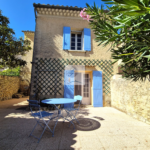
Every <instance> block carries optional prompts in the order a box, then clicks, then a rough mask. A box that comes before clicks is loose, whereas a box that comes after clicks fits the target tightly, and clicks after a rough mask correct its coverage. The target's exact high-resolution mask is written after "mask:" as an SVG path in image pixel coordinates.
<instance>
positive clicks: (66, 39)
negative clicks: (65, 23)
mask: <svg viewBox="0 0 150 150" xmlns="http://www.w3.org/2000/svg"><path fill="white" fill-rule="evenodd" d="M70 34H71V29H70V27H63V49H64V50H70Z"/></svg>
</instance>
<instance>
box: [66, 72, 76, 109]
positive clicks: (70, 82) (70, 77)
mask: <svg viewBox="0 0 150 150" xmlns="http://www.w3.org/2000/svg"><path fill="white" fill-rule="evenodd" d="M64 98H74V70H65V71H64ZM72 107H74V103H69V104H64V108H72Z"/></svg>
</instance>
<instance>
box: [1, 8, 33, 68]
mask: <svg viewBox="0 0 150 150" xmlns="http://www.w3.org/2000/svg"><path fill="white" fill-rule="evenodd" d="M8 24H9V19H8V18H7V17H5V16H3V15H2V12H1V11H0V66H3V67H9V68H15V67H17V66H24V65H26V61H24V60H22V59H20V58H19V57H18V56H19V55H25V53H26V52H28V51H29V50H31V47H30V41H29V40H23V38H19V39H16V38H15V32H14V31H13V29H11V28H10V27H9V26H8Z"/></svg>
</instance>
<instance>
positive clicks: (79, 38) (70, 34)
mask: <svg viewBox="0 0 150 150" xmlns="http://www.w3.org/2000/svg"><path fill="white" fill-rule="evenodd" d="M63 50H78V51H81V50H83V51H91V30H90V29H89V28H84V29H83V30H82V31H81V30H80V31H73V30H71V27H63Z"/></svg>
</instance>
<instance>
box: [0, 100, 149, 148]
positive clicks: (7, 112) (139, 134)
mask: <svg viewBox="0 0 150 150" xmlns="http://www.w3.org/2000/svg"><path fill="white" fill-rule="evenodd" d="M26 99H27V98H22V99H12V100H7V101H0V150H20V149H21V150H28V149H29V150H51V149H52V150H55V149H56V150H58V149H60V150H68V149H77V150H150V125H148V124H145V123H143V122H140V121H138V120H136V119H134V118H132V117H130V116H128V115H126V114H125V113H123V112H120V111H118V110H116V109H114V108H111V107H103V108H93V107H84V108H82V109H81V110H80V112H79V114H78V120H79V122H80V124H77V123H75V126H76V129H73V127H72V126H70V127H68V126H69V122H65V123H63V120H62V119H60V120H59V122H58V124H57V126H56V130H55V134H54V137H52V134H51V133H50V132H48V131H46V132H45V133H44V135H43V137H42V139H41V141H40V142H39V143H37V139H35V138H34V137H29V134H30V132H31V130H32V128H33V126H34V125H35V123H36V122H35V120H34V118H33V117H31V116H30V111H28V110H26V109H25V108H26V107H27V106H28V103H27V102H26ZM54 124H55V121H53V122H50V124H49V126H50V127H51V128H53V127H54ZM41 132H42V128H41V127H40V126H38V127H37V129H36V130H35V133H34V134H35V135H37V136H38V135H40V134H41Z"/></svg>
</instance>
